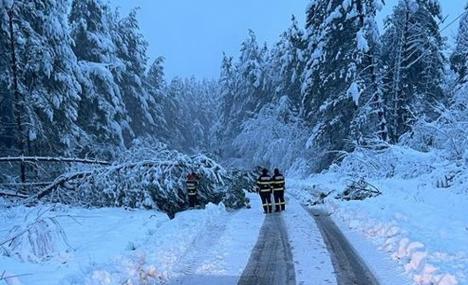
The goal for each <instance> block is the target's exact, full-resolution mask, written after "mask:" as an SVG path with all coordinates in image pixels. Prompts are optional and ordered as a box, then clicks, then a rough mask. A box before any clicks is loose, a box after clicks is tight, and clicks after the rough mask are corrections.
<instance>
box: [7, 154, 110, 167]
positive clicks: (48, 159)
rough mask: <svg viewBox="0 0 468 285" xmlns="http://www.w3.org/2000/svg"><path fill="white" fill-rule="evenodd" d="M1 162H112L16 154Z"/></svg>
mask: <svg viewBox="0 0 468 285" xmlns="http://www.w3.org/2000/svg"><path fill="white" fill-rule="evenodd" d="M0 162H66V163H83V164H98V165H110V162H108V161H103V160H96V159H85V158H70V157H42V156H16V157H10V156H7V157H0Z"/></svg>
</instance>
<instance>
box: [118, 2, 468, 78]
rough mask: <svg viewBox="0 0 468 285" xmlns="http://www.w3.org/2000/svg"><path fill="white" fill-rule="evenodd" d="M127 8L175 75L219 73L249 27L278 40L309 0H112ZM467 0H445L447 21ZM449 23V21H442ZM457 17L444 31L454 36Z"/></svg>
mask: <svg viewBox="0 0 468 285" xmlns="http://www.w3.org/2000/svg"><path fill="white" fill-rule="evenodd" d="M109 1H110V3H111V4H112V5H114V6H115V7H120V8H121V12H122V13H124V14H126V13H128V12H129V11H130V10H131V9H132V8H133V7H140V8H141V9H140V10H139V12H138V17H139V20H140V24H141V28H142V32H143V34H144V36H145V38H146V40H147V41H148V42H149V50H148V54H149V56H150V57H151V59H154V58H155V57H157V56H161V55H162V56H164V57H165V58H166V64H165V70H166V76H167V78H168V79H171V78H172V77H174V76H182V77H188V76H192V75H194V76H196V77H198V78H217V77H218V75H219V66H220V63H221V58H222V53H223V51H224V52H226V53H227V54H229V55H233V56H237V55H238V54H239V49H240V43H241V42H242V41H243V40H244V39H245V38H246V36H247V33H248V29H252V30H254V31H255V33H256V34H257V39H258V41H259V42H267V43H268V44H269V45H271V44H274V43H275V42H276V40H277V39H278V35H279V34H280V33H281V32H283V31H284V30H285V29H287V27H288V26H289V24H290V18H291V15H292V14H294V15H296V17H297V18H298V20H299V22H300V23H301V24H304V21H305V9H306V7H307V4H308V3H309V0H109ZM466 1H467V0H440V3H441V4H442V7H443V12H444V15H447V16H448V19H447V21H446V23H448V22H450V21H451V20H453V19H454V18H455V17H456V16H458V15H459V14H460V13H461V12H462V11H463V8H464V6H465V4H466ZM397 2H398V0H386V3H387V5H386V7H385V8H384V9H383V11H382V12H381V13H380V14H379V17H378V20H379V21H382V19H383V18H384V17H385V16H386V15H388V14H389V13H390V12H391V10H392V8H391V7H392V6H393V5H394V4H395V3H397ZM442 26H445V24H442ZM457 28H458V23H455V24H453V25H452V26H451V27H450V28H448V29H447V30H446V31H445V32H444V34H445V35H446V36H447V37H449V38H453V37H454V36H455V34H456V30H457Z"/></svg>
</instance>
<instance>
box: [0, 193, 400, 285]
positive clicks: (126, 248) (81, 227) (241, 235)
mask: <svg viewBox="0 0 468 285" xmlns="http://www.w3.org/2000/svg"><path fill="white" fill-rule="evenodd" d="M249 198H250V200H251V205H252V208H250V209H242V210H238V211H228V210H226V209H225V208H224V206H223V205H218V206H217V205H212V204H210V205H207V207H206V209H203V210H191V211H185V212H181V213H178V214H177V215H176V217H175V218H174V219H173V220H168V219H167V217H165V216H164V215H163V214H160V213H155V212H152V214H151V213H150V212H148V211H140V210H138V211H123V210H121V209H95V210H84V209H82V210H80V209H69V210H64V211H65V213H68V214H69V215H74V216H76V217H75V220H76V221H69V220H68V219H66V218H60V222H61V224H62V226H63V228H64V232H65V233H66V234H67V235H68V237H69V242H70V244H71V246H72V247H73V248H74V250H73V249H72V251H70V249H68V251H67V254H66V255H64V254H63V253H61V252H51V253H50V254H51V257H50V258H47V259H46V260H44V261H41V260H34V261H32V260H27V259H23V260H19V258H18V257H17V256H9V257H7V256H0V270H6V271H7V272H8V274H9V275H19V277H18V278H15V279H14V281H15V282H17V283H14V284H38V285H40V284H48V285H53V284H89V285H108V284H164V285H176V284H195V285H197V284H200V285H201V284H203V285H209V284H216V285H222V284H226V285H227V284H301V285H317V284H319V285H334V284H366V285H367V284H378V283H377V282H376V281H375V280H374V278H373V276H372V274H371V273H370V271H369V270H368V269H367V267H366V266H365V265H364V262H363V261H362V260H361V259H360V258H359V255H358V254H357V253H356V252H355V251H354V250H353V249H352V247H350V246H349V244H348V243H347V241H346V240H345V238H344V237H343V235H341V234H340V233H339V230H338V229H337V227H336V225H334V223H333V222H332V221H331V219H319V222H320V223H319V226H318V225H317V223H316V222H315V221H314V218H313V217H312V216H311V215H310V214H309V213H308V211H307V209H305V208H303V206H302V205H301V204H300V203H299V202H298V201H297V200H295V199H294V198H292V197H288V198H287V200H288V202H287V210H286V212H283V213H281V214H269V215H264V214H263V213H262V209H261V201H260V199H259V197H258V196H257V195H256V194H249ZM17 210H18V211H17V213H15V214H13V213H10V216H12V217H13V216H15V215H17V217H18V218H20V217H21V214H20V212H21V209H17ZM15 211H16V210H15ZM93 212H95V213H101V215H99V219H97V218H98V217H97V216H96V218H93V219H91V218H89V217H92V214H93ZM103 213H106V215H102V214H103ZM60 215H62V214H60ZM84 215H86V216H87V218H85V219H82V218H80V217H81V216H84ZM10 222H11V223H13V224H14V223H16V222H15V220H14V219H11V221H10ZM77 222H79V224H77ZM319 228H320V229H321V230H322V231H321V230H320V229H319ZM322 234H324V235H325V237H326V238H325V241H324V239H323V237H322ZM327 245H328V246H327ZM56 248H58V249H59V247H56ZM26 250H27V249H26ZM330 250H331V251H332V255H331V256H330V253H329V251H330ZM332 261H333V262H332ZM343 264H344V265H345V266H343ZM23 274H27V275H23ZM12 280H13V279H12ZM364 280H367V281H364ZM369 280H370V281H369ZM0 281H1V280H0ZM357 281H362V282H364V283H359V282H357ZM379 281H380V280H379ZM356 282H357V283H356ZM0 284H2V283H1V282H0ZM383 284H384V283H383ZM398 285H403V284H398Z"/></svg>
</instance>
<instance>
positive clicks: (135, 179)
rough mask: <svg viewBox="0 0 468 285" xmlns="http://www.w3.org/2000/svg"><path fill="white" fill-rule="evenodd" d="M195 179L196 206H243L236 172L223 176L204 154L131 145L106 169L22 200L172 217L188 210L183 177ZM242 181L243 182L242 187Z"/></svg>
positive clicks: (76, 174) (79, 173) (79, 174)
mask: <svg viewBox="0 0 468 285" xmlns="http://www.w3.org/2000/svg"><path fill="white" fill-rule="evenodd" d="M192 171H193V172H196V173H197V174H198V176H199V177H200V181H199V182H200V183H199V193H198V198H199V200H200V204H201V205H205V204H207V203H209V202H212V203H220V202H223V203H224V204H225V205H226V207H228V208H240V207H244V206H246V205H247V204H248V201H247V199H246V197H245V193H244V190H248V188H249V187H250V186H249V185H247V184H248V182H247V180H248V179H247V180H246V181H245V182H244V183H243V184H242V185H241V187H239V181H240V180H245V178H242V177H241V176H242V175H241V174H239V173H238V172H236V173H235V174H233V173H228V172H227V171H226V170H225V169H224V168H223V167H222V166H220V165H219V164H217V163H216V162H215V161H213V160H212V159H210V158H208V157H206V156H204V155H196V156H187V155H184V154H181V153H179V152H177V151H172V150H168V149H166V148H162V147H161V146H158V147H154V148H148V147H141V146H139V147H135V148H133V149H131V150H129V151H127V152H124V153H122V154H121V157H120V158H118V159H117V161H116V162H115V163H113V164H112V165H109V166H106V165H96V166H93V167H89V166H88V167H84V168H83V167H78V168H75V169H74V170H73V171H70V172H69V173H66V174H64V175H61V176H60V177H58V178H57V179H55V181H53V182H52V183H51V184H50V185H48V186H46V187H44V188H42V189H40V190H39V191H38V192H37V193H36V194H35V195H33V196H30V197H28V198H27V199H26V202H27V203H35V202H37V201H38V200H43V201H46V202H52V203H63V204H69V205H76V206H85V207H129V208H146V209H157V210H161V211H163V212H166V213H168V214H169V215H170V216H173V215H174V214H175V213H176V212H178V211H181V210H183V209H185V208H187V207H188V202H187V193H186V189H185V179H186V176H187V174H188V173H190V172H192ZM246 183H247V184H246Z"/></svg>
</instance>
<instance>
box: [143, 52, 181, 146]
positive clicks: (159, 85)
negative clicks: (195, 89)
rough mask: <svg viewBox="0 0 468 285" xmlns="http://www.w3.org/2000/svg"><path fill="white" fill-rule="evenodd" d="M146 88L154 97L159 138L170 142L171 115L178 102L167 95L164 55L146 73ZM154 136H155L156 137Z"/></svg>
mask: <svg viewBox="0 0 468 285" xmlns="http://www.w3.org/2000/svg"><path fill="white" fill-rule="evenodd" d="M145 89H147V90H148V93H149V95H150V96H151V97H152V98H153V99H152V101H154V104H152V106H151V112H152V113H153V114H154V118H155V123H156V125H157V126H158V132H157V134H154V135H156V136H157V139H158V140H159V141H161V142H164V143H166V144H170V142H171V138H173V130H171V128H170V127H169V124H170V123H171V116H172V114H173V113H174V112H176V108H175V106H176V103H175V101H174V99H173V98H171V97H170V96H167V86H166V81H165V78H164V57H162V56H160V57H157V58H156V59H155V60H154V61H153V63H152V64H151V66H150V68H149V69H148V71H147V73H146V75H145ZM156 136H154V137H156Z"/></svg>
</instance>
